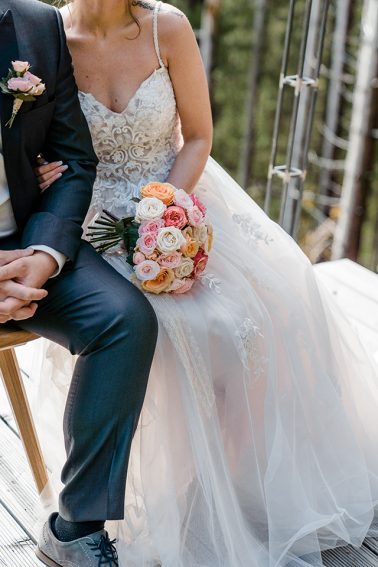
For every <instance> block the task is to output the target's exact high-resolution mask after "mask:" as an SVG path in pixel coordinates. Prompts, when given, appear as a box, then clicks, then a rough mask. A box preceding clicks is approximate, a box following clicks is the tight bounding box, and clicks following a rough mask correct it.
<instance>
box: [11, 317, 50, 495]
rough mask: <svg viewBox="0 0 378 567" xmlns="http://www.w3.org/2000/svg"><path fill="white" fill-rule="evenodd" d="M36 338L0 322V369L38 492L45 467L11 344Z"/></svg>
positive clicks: (43, 477) (43, 485)
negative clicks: (1, 324)
mask: <svg viewBox="0 0 378 567" xmlns="http://www.w3.org/2000/svg"><path fill="white" fill-rule="evenodd" d="M38 338H39V337H38V335H34V334H33V333H29V332H28V331H23V330H18V329H16V330H14V329H12V328H9V327H7V326H0V370H1V374H2V376H3V381H4V385H5V390H6V392H7V395H8V398H9V402H10V405H11V407H12V411H13V414H14V417H15V420H16V422H17V425H18V429H19V432H20V437H21V440H22V443H23V445H24V448H25V452H26V455H27V457H28V460H29V463H30V467H31V470H32V473H33V476H34V480H35V483H36V486H37V490H38V492H39V493H40V492H42V490H43V488H44V487H45V485H46V483H47V478H48V477H47V470H46V465H45V462H44V459H43V455H42V451H41V447H40V444H39V441H38V437H37V433H36V430H35V426H34V422H33V417H32V414H31V411H30V406H29V402H28V398H27V395H26V391H25V387H24V384H23V381H22V376H21V372H20V367H19V365H18V362H17V357H16V352H15V350H14V347H16V346H20V345H23V344H26V343H28V342H30V341H34V340H35V339H38Z"/></svg>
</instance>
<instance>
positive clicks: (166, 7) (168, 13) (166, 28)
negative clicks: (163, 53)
mask: <svg viewBox="0 0 378 567" xmlns="http://www.w3.org/2000/svg"><path fill="white" fill-rule="evenodd" d="M188 34H193V30H192V26H191V24H190V22H189V20H188V18H187V17H186V15H185V14H184V12H182V11H181V10H179V9H178V8H176V7H175V6H172V5H171V4H166V3H165V2H164V3H162V4H161V6H160V11H159V39H161V40H162V41H163V42H164V43H166V45H169V44H170V43H174V42H175V41H176V40H177V39H178V38H182V39H184V38H185V36H186V35H188Z"/></svg>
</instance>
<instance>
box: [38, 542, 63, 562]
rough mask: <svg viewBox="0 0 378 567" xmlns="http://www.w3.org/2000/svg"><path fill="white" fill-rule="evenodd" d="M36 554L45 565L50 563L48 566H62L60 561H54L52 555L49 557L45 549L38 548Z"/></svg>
mask: <svg viewBox="0 0 378 567" xmlns="http://www.w3.org/2000/svg"><path fill="white" fill-rule="evenodd" d="M35 554H36V556H37V557H38V559H39V560H40V561H42V563H44V564H45V565H48V567H62V566H61V565H60V563H56V561H53V560H52V559H51V558H50V557H47V555H45V554H44V553H43V551H41V550H40V549H39V547H37V548H36V550H35Z"/></svg>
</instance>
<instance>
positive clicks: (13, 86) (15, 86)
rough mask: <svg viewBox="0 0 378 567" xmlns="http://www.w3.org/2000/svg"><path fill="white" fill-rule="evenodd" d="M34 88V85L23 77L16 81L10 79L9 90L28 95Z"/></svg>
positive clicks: (15, 79)
mask: <svg viewBox="0 0 378 567" xmlns="http://www.w3.org/2000/svg"><path fill="white" fill-rule="evenodd" d="M32 88H33V85H32V84H31V83H30V82H29V81H28V80H27V79H23V78H22V77H17V78H14V79H9V81H8V89H9V90H10V91H18V92H20V93H27V92H29V91H30V90H31V89H32Z"/></svg>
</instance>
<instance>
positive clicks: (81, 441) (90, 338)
mask: <svg viewBox="0 0 378 567" xmlns="http://www.w3.org/2000/svg"><path fill="white" fill-rule="evenodd" d="M46 288H47V289H48V291H49V295H48V297H47V298H46V299H44V300H43V301H42V302H40V304H39V308H38V310H37V313H36V315H35V316H34V317H33V318H32V319H28V320H27V321H22V322H21V324H20V325H21V326H22V327H23V328H25V329H29V330H31V331H34V332H36V333H38V334H40V335H42V336H44V337H47V338H49V339H51V340H52V341H55V342H57V343H59V344H61V345H63V346H65V347H67V348H68V349H69V350H70V351H71V352H72V353H74V354H79V355H80V357H79V359H78V362H77V364H76V367H75V371H74V375H73V377H72V382H71V386H70V390H69V394H68V399H67V404H66V408H65V415H64V437H65V445H66V451H67V462H66V463H65V465H64V467H63V470H62V481H63V483H64V485H65V487H64V489H63V491H62V492H61V494H60V499H59V508H60V514H61V516H62V517H63V518H64V519H65V520H69V521H72V522H85V521H93V520H104V519H121V518H123V517H124V495H125V483H126V471H127V465H128V459H129V452H130V445H131V441H132V437H133V434H134V431H135V428H136V426H137V421H138V418H139V414H140V411H141V408H142V404H143V400H144V396H145V391H146V386H147V380H148V375H149V371H150V366H151V362H152V357H153V353H154V350H155V344H156V337H157V321H156V317H155V314H154V312H153V310H152V307H151V306H150V303H149V302H148V300H147V299H146V298H145V297H144V295H143V294H142V293H141V292H140V291H139V290H137V289H136V288H135V287H134V286H133V285H132V284H131V283H129V282H128V281H127V280H125V279H124V278H123V277H122V276H120V275H119V274H118V273H117V272H116V271H115V270H113V268H111V267H110V266H109V265H108V264H107V263H106V262H105V261H104V260H103V259H102V258H100V257H99V256H98V254H97V253H96V252H95V251H94V250H93V248H92V247H91V246H90V245H89V244H87V243H83V244H82V246H81V249H80V252H79V255H78V258H77V261H76V262H75V265H72V266H69V265H67V266H66V267H65V268H64V270H63V272H62V273H61V275H60V276H59V277H58V278H56V279H52V280H49V282H48V283H47V285H46Z"/></svg>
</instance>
